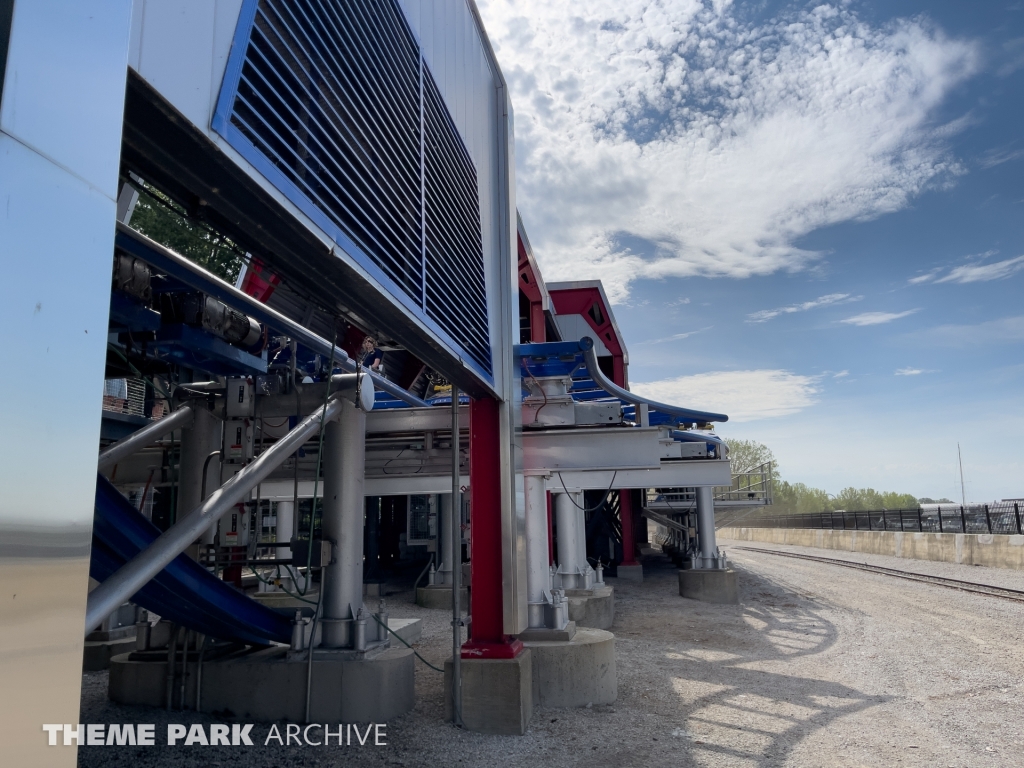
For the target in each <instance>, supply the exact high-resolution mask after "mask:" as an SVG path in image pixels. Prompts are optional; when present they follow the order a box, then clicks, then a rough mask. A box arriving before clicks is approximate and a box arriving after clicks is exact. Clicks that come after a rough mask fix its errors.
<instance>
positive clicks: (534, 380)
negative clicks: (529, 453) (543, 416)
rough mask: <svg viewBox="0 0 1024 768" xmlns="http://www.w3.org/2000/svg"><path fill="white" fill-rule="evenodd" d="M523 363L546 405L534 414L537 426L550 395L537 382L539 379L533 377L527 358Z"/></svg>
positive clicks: (534, 421) (523, 359)
mask: <svg viewBox="0 0 1024 768" xmlns="http://www.w3.org/2000/svg"><path fill="white" fill-rule="evenodd" d="M522 361H523V368H525V369H526V375H527V376H529V377H530V379H531V380H532V381H533V383H534V384H536V385H537V389H539V390H540V394H541V396H542V397H543V398H544V404H543V405H541V407H540V408H538V409H537V410H536V411H534V412H533V423H534V424H536V423H537V419H539V418H540V412H541V411H543V410H544V407H545V406H546V405H547V404H548V393H547V392H545V391H544V387H542V386H541V385H540V382H539V381H537V377H536V376H534V375H533V372H532V371H531V370H530V364H529V363H527V362H526V358H525V357H524V358H522Z"/></svg>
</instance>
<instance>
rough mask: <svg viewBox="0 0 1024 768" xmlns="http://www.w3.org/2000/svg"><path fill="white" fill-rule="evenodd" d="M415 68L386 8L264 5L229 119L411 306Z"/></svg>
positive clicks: (417, 284)
mask: <svg viewBox="0 0 1024 768" xmlns="http://www.w3.org/2000/svg"><path fill="white" fill-rule="evenodd" d="M419 65H420V64H419V51H418V49H417V46H416V42H415V40H413V39H412V37H411V36H410V35H409V34H408V32H407V30H406V28H405V24H404V22H403V21H402V19H401V18H400V17H399V16H398V15H397V10H396V9H395V8H394V7H393V6H392V4H391V3H388V2H382V3H358V2H329V1H325V2H318V0H260V3H259V5H258V8H257V13H256V18H255V21H254V23H253V28H252V34H251V37H250V41H249V49H248V51H247V53H246V57H245V63H244V65H243V67H242V73H241V77H240V80H239V85H238V92H237V95H236V99H235V104H234V110H233V113H232V115H231V121H232V123H233V124H234V125H236V126H237V127H238V128H240V129H241V131H242V132H243V133H244V135H245V136H246V137H247V138H249V139H250V141H252V143H253V144H254V145H255V146H256V147H257V148H258V149H260V150H262V151H263V152H264V153H265V154H266V155H267V156H268V157H269V158H270V159H271V160H272V161H273V162H274V163H275V165H277V167H278V168H279V169H281V170H282V171H284V172H285V174H286V175H287V176H288V178H289V179H291V181H292V182H293V183H294V184H295V185H296V186H297V187H299V189H300V190H302V191H303V192H304V193H305V194H306V195H307V196H308V198H309V199H310V200H311V201H312V202H313V203H314V204H315V205H316V206H317V207H318V208H319V209H320V210H322V211H323V212H324V213H326V214H327V215H328V216H329V217H330V218H331V219H332V220H333V221H334V222H335V223H336V224H338V226H340V227H341V228H342V229H343V230H345V231H346V232H347V233H349V234H350V235H351V236H352V238H353V239H354V240H355V241H356V243H357V244H358V245H359V246H361V247H362V248H363V249H364V250H365V252H366V253H367V255H369V256H370V258H371V259H373V261H374V262H375V263H376V264H377V265H378V266H379V267H380V268H381V269H383V270H384V271H385V272H386V273H387V274H388V276H389V277H390V278H391V279H392V280H394V281H395V282H396V283H398V285H399V286H401V287H402V288H403V289H404V290H405V291H406V292H407V293H408V294H409V295H410V296H411V297H413V298H414V299H417V300H419V299H420V298H421V297H422V293H423V280H422V275H421V266H420V265H421V263H422V258H423V255H422V247H423V246H422V223H421V218H420V217H421V213H420V208H421V201H420V174H421V170H420V157H419V156H420V106H419Z"/></svg>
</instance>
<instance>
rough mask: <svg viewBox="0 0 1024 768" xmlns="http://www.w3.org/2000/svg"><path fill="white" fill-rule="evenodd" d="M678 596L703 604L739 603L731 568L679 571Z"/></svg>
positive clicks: (734, 577)
mask: <svg viewBox="0 0 1024 768" xmlns="http://www.w3.org/2000/svg"><path fill="white" fill-rule="evenodd" d="M679 594H680V595H682V596H683V597H689V598H691V599H693V600H701V601H702V602H705V603H721V604H724V605H736V604H737V603H739V601H740V595H739V588H738V586H737V580H736V571H734V570H732V569H731V568H729V569H726V570H720V571H715V570H698V569H694V570H686V571H680V572H679Z"/></svg>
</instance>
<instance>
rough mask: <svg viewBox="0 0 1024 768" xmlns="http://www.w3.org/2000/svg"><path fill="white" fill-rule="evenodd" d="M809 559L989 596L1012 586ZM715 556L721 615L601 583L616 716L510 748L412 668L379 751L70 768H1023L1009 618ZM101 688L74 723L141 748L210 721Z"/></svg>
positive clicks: (183, 757)
mask: <svg viewBox="0 0 1024 768" xmlns="http://www.w3.org/2000/svg"><path fill="white" fill-rule="evenodd" d="M726 544H727V543H726ZM773 548H774V547H773ZM727 549H728V547H727ZM787 549H793V550H794V551H798V550H799V549H800V548H795V547H794V548H787ZM807 551H809V552H815V553H820V552H821V551H820V550H807ZM825 555H826V556H829V557H848V558H849V559H855V560H858V561H860V562H864V561H865V560H867V561H868V562H872V563H877V564H879V565H889V566H891V567H896V568H901V569H903V570H910V569H911V568H914V569H919V570H920V571H921V572H926V573H933V572H934V573H936V574H937V575H948V576H952V577H953V578H962V579H966V580H972V581H987V582H989V583H993V584H998V585H1001V586H1011V587H1016V586H1017V585H1019V584H1021V582H1022V581H1024V574H1017V573H1011V572H997V571H995V570H991V569H983V568H972V567H969V566H956V565H948V564H942V563H920V562H917V561H907V560H896V559H895V558H885V557H865V556H850V555H848V554H846V553H834V552H828V553H825ZM732 557H733V562H734V564H735V567H736V568H737V570H738V571H739V574H740V598H741V604H740V605H739V606H712V605H706V604H703V603H697V602H694V601H690V600H684V599H683V598H680V597H679V596H678V588H677V580H676V572H675V570H674V569H673V568H672V566H671V565H670V563H669V562H668V561H667V560H666V559H665V558H663V557H651V558H648V559H647V561H646V562H645V581H644V583H643V584H642V585H635V584H628V583H622V584H616V597H617V604H616V617H617V619H616V625H615V627H613V631H614V632H615V634H616V659H617V665H618V681H619V698H618V701H617V702H616V703H615V705H614V706H607V707H593V708H588V709H578V710H543V709H542V710H537V711H535V712H534V716H533V720H532V723H531V727H530V730H529V732H528V733H527V735H526V736H523V737H494V736H481V735H478V734H472V733H465V732H462V731H458V730H456V729H454V728H452V727H451V726H449V725H446V724H444V723H443V722H442V691H441V687H442V686H441V676H440V675H439V674H438V673H436V672H433V671H431V670H430V669H428V668H427V667H425V666H424V665H422V664H419V663H418V662H417V669H416V693H417V704H416V708H415V709H414V710H413V712H411V713H410V714H409V715H406V716H403V717H401V718H396V719H395V720H393V721H392V722H390V723H388V728H387V733H388V746H386V747H341V748H339V747H336V746H334V747H330V748H324V747H294V746H293V747H287V748H282V747H279V746H276V745H271V746H267V747H263V746H256V747H249V748H245V749H240V748H228V747H174V748H170V747H166V746H162V747H161V746H157V747H145V748H132V747H104V748H100V747H84V748H82V749H81V750H79V765H80V766H86V767H89V768H92V766H124V765H132V766H138V768H143V767H144V766H224V767H225V768H227V767H228V766H236V765H237V766H246V768H260V767H261V766H267V767H268V768H269V767H271V766H280V768H291V767H292V766H334V765H349V764H352V765H356V764H358V765H401V766H432V767H433V766H438V765H466V766H487V767H488V768H490V767H491V766H504V765H526V764H528V763H530V764H535V765H543V766H556V767H558V766H587V767H588V768H603V767H604V766H608V767H609V768H611V767H612V766H615V768H624V767H626V766H680V765H694V766H708V767H709V768H710V767H711V766H715V767H716V768H717V767H718V766H765V767H767V766H850V767H851V768H852V767H854V766H929V768H930V767H931V766H956V767H957V768H960V767H961V766H1024V727H1022V725H1021V693H1022V688H1024V685H1022V680H1024V675H1022V673H1021V670H1024V643H1021V640H1022V637H1024V629H1022V619H1024V604H1017V603H1012V602H1009V601H1006V600H1000V599H997V598H992V597H985V596H980V595H971V594H965V593H960V592H957V591H954V590H949V589H944V588H941V587H934V586H930V585H927V584H918V583H914V582H907V581H903V580H899V579H893V578H889V577H885V576H878V575H874V574H868V573H863V572H859V571H854V570H851V569H846V568H841V567H837V566H829V565H823V564H818V563H811V562H806V561H800V560H793V559H787V558H779V557H773V556H771V555H763V554H757V553H753V552H742V551H737V550H733V551H732ZM932 569H936V570H932ZM611 581H612V580H609V582H611ZM389 601H390V606H391V612H392V615H394V616H419V617H422V618H423V619H424V630H423V642H422V643H420V644H419V645H418V646H417V647H418V650H419V651H420V653H422V654H423V655H424V656H425V657H426V658H427V659H428V660H430V661H431V662H433V663H435V664H437V665H440V663H441V662H442V661H443V660H444V658H445V657H446V656H447V655H448V653H450V650H449V649H450V647H451V646H450V642H451V641H450V635H449V634H448V626H447V622H448V617H447V616H446V615H445V614H444V612H442V611H427V610H424V609H420V608H418V607H416V606H415V605H412V594H411V593H408V592H406V593H400V594H395V595H392V596H391V597H390V598H389ZM106 684H107V676H106V673H92V674H86V675H85V676H84V677H83V692H82V720H83V721H84V722H93V723H112V722H135V723H139V722H155V723H157V734H158V735H159V734H161V733H163V732H164V727H163V724H164V723H166V722H185V723H192V722H201V723H212V722H215V721H214V720H213V719H211V718H209V717H206V716H197V715H195V714H194V713H177V714H173V715H172V717H170V718H168V717H166V716H165V713H164V712H163V711H162V710H152V709H143V708H134V707H121V706H116V705H113V704H111V703H109V702H108V701H107V699H106ZM260 733H262V734H265V733H266V726H262V725H258V726H257V727H256V728H255V729H254V735H255V734H260ZM256 742H257V744H260V743H261V742H262V738H259V739H256Z"/></svg>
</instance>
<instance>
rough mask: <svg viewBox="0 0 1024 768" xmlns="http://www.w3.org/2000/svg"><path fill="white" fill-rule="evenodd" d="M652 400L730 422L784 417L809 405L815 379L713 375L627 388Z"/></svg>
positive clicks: (775, 373) (776, 373)
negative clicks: (714, 413) (719, 415)
mask: <svg viewBox="0 0 1024 768" xmlns="http://www.w3.org/2000/svg"><path fill="white" fill-rule="evenodd" d="M630 389H632V390H633V391H634V392H636V393H637V394H639V395H642V396H643V397H649V398H651V399H652V400H658V401H660V402H663V403H671V404H673V405H679V406H683V407H686V408H695V409H700V410H708V411H717V412H720V413H726V414H728V416H729V421H730V422H741V421H755V420H757V419H771V418H776V417H779V416H788V415H790V414H793V413H796V412H798V411H800V410H803V409H804V408H807V407H808V406H811V405H813V404H814V403H815V402H816V400H815V397H814V396H815V395H816V394H817V393H818V388H817V378H816V377H813V376H801V375H799V374H795V373H790V372H789V371H780V370H754V371H715V372H712V373H699V374H697V375H695V376H680V377H678V378H674V379H662V380H661V381H652V382H647V383H643V384H633V385H631V386H630Z"/></svg>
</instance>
